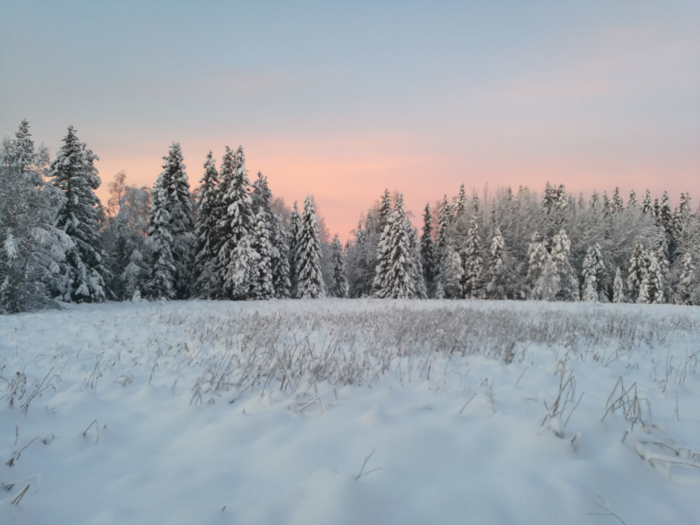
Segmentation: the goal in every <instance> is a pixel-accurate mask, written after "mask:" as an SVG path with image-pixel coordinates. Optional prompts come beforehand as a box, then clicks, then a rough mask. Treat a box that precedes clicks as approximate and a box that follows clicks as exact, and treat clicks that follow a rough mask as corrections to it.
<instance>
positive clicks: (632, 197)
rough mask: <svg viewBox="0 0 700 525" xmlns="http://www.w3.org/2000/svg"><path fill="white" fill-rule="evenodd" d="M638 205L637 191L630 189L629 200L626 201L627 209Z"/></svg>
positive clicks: (635, 207)
mask: <svg viewBox="0 0 700 525" xmlns="http://www.w3.org/2000/svg"><path fill="white" fill-rule="evenodd" d="M638 206H639V203H637V193H636V192H635V191H634V190H630V200H629V201H627V209H630V210H636V209H637V207H638Z"/></svg>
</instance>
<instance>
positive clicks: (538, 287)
mask: <svg viewBox="0 0 700 525" xmlns="http://www.w3.org/2000/svg"><path fill="white" fill-rule="evenodd" d="M527 282H528V284H529V287H530V299H534V300H536V301H553V300H554V299H555V298H556V295H557V293H558V292H559V286H560V284H559V275H558V273H557V271H556V268H555V266H554V263H553V261H552V257H551V255H550V254H549V252H548V251H547V248H546V246H545V243H544V241H543V240H542V238H541V237H540V235H539V233H537V232H535V234H534V235H533V236H532V242H531V243H530V246H529V248H528V268H527Z"/></svg>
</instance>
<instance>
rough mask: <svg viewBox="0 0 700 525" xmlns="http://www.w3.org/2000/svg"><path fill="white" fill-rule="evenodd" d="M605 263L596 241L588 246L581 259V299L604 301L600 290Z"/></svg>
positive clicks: (604, 298)
mask: <svg viewBox="0 0 700 525" xmlns="http://www.w3.org/2000/svg"><path fill="white" fill-rule="evenodd" d="M604 271H605V263H604V262H603V255H602V253H601V252H600V245H599V244H598V243H596V244H594V245H593V246H591V247H589V248H588V251H587V252H586V258H585V259H584V261H583V294H582V298H581V299H582V300H583V301H585V302H590V303H597V302H599V301H605V300H606V297H605V294H604V292H603V291H602V289H601V288H602V281H603V272H604Z"/></svg>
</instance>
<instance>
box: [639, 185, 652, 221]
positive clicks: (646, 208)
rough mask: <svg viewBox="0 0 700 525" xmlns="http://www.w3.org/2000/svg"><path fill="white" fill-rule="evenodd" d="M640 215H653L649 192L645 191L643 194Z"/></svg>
mask: <svg viewBox="0 0 700 525" xmlns="http://www.w3.org/2000/svg"><path fill="white" fill-rule="evenodd" d="M642 213H643V214H645V215H646V214H650V213H653V207H652V204H651V193H650V192H649V190H646V191H645V192H644V200H643V201H642Z"/></svg>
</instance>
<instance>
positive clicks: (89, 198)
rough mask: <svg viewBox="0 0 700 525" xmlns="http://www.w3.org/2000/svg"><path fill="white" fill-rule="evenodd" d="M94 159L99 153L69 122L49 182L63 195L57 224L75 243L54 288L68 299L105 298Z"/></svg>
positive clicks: (98, 181)
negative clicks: (61, 279)
mask: <svg viewBox="0 0 700 525" xmlns="http://www.w3.org/2000/svg"><path fill="white" fill-rule="evenodd" d="M96 160H99V157H98V156H97V155H95V154H94V153H93V152H92V151H91V150H90V149H88V147H87V146H86V145H85V144H84V143H82V142H80V140H78V137H77V135H76V134H75V129H74V128H73V126H69V127H68V133H67V134H66V136H65V137H64V138H63V146H62V147H61V149H59V150H58V152H57V153H56V159H55V160H54V161H53V163H52V164H51V176H52V181H51V184H52V185H53V186H54V187H55V188H58V189H60V190H61V191H62V192H63V194H64V196H65V200H64V201H63V204H62V206H61V208H60V210H59V212H58V215H57V217H56V227H57V228H58V229H60V230H62V231H63V232H65V233H66V235H68V236H69V237H70V238H71V240H72V241H73V243H74V246H73V247H72V248H70V249H69V250H68V251H67V252H66V260H65V263H64V264H65V266H64V271H63V275H64V281H63V282H62V283H61V284H60V285H59V288H58V290H56V293H57V295H58V297H60V298H61V299H62V300H63V301H67V302H70V301H74V302H89V303H92V302H103V301H104V300H105V281H104V274H105V267H104V263H103V256H104V252H103V250H102V246H101V239H100V234H99V229H100V217H101V204H100V200H99V199H98V198H97V196H96V195H95V193H94V190H96V189H97V188H99V186H100V183H101V181H100V177H99V176H98V175H97V169H96V168H95V166H94V162H95V161H96Z"/></svg>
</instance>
